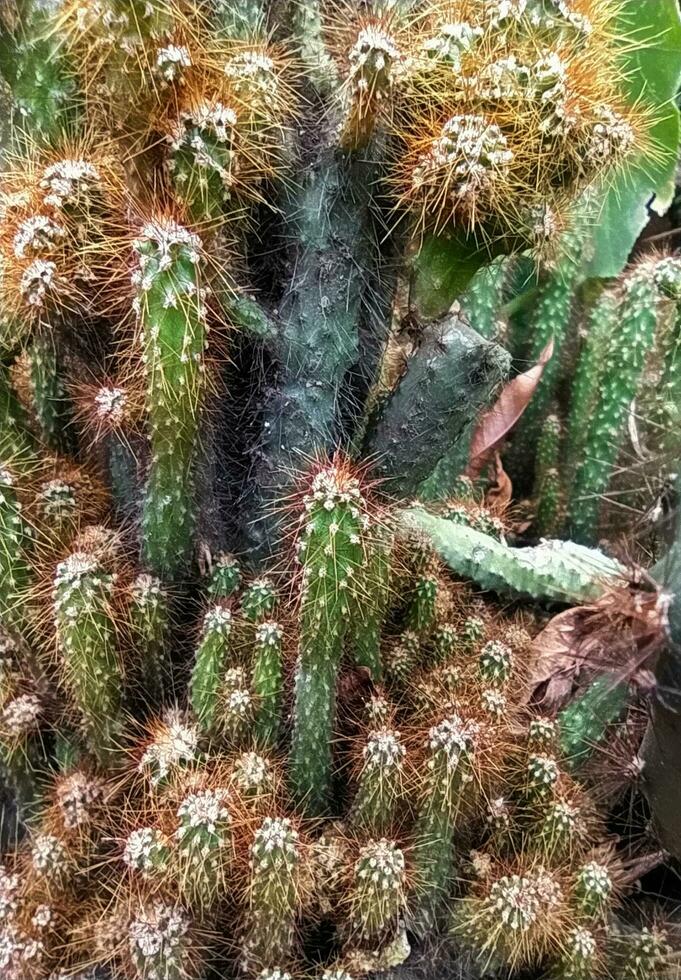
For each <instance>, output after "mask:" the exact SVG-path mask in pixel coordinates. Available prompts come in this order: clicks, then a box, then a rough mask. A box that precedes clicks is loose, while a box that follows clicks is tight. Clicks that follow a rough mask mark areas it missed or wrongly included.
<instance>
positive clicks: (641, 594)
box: [528, 582, 668, 715]
mask: <svg viewBox="0 0 681 980" xmlns="http://www.w3.org/2000/svg"><path fill="white" fill-rule="evenodd" d="M667 606H668V600H667V599H666V597H665V596H664V594H663V593H662V592H660V591H659V590H657V589H653V588H651V587H650V586H647V587H646V588H644V587H642V586H641V584H637V583H634V582H632V583H630V584H629V585H627V586H622V587H620V588H616V589H611V590H609V591H608V592H606V593H605V595H603V596H602V597H601V598H600V599H598V600H597V601H596V602H594V603H592V604H590V605H588V606H576V607H575V608H573V609H567V610H566V611H565V612H562V613H559V614H558V615H557V616H554V618H553V619H552V620H551V622H550V623H549V624H548V626H546V627H545V629H543V630H542V632H541V633H539V634H538V636H537V637H536V638H535V641H534V660H533V662H534V670H533V673H532V675H531V677H530V684H529V688H528V689H529V691H530V694H529V700H530V701H532V702H533V703H535V704H537V705H539V706H540V707H541V710H542V711H543V712H545V713H547V714H552V715H553V714H556V713H557V712H558V711H560V710H561V709H562V708H563V707H564V706H565V705H566V704H567V702H568V701H569V700H571V698H572V696H573V694H574V693H575V691H576V690H578V689H579V690H583V689H584V688H585V687H587V686H588V685H589V684H590V683H591V681H593V680H594V679H595V678H596V677H598V676H599V675H600V674H604V673H611V674H614V675H617V676H618V677H619V678H621V679H623V680H624V679H627V680H632V679H635V678H637V677H644V676H649V675H647V674H646V673H645V672H647V671H648V670H650V669H651V668H652V667H653V665H654V663H655V659H656V657H657V655H658V654H659V653H660V651H661V649H662V647H663V646H664V644H665V643H666V640H667Z"/></svg>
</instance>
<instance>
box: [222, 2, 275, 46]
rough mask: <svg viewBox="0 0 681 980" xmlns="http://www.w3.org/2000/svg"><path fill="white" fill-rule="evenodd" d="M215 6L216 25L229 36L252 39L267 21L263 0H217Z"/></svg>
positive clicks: (246, 39)
mask: <svg viewBox="0 0 681 980" xmlns="http://www.w3.org/2000/svg"><path fill="white" fill-rule="evenodd" d="M213 8H214V18H215V23H216V26H217V27H218V28H219V29H220V30H221V31H223V32H224V33H225V35H226V36H227V37H229V38H239V39H243V40H245V41H248V40H251V39H252V38H254V37H257V36H258V35H259V33H260V32H261V30H262V28H263V26H264V23H265V9H264V4H263V2H262V0H217V2H216V3H215V4H213Z"/></svg>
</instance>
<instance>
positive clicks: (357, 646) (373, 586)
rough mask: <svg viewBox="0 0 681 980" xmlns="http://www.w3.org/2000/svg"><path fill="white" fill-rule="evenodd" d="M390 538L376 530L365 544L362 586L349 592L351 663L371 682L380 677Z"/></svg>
mask: <svg viewBox="0 0 681 980" xmlns="http://www.w3.org/2000/svg"><path fill="white" fill-rule="evenodd" d="M391 547H392V536H391V535H390V533H389V532H387V531H380V530H379V531H378V533H377V534H376V538H375V540H374V541H371V542H370V543H368V545H367V564H366V576H365V583H366V584H365V586H364V587H363V588H362V589H361V590H358V591H357V592H356V593H353V596H352V598H353V610H352V616H351V623H350V642H351V644H352V650H353V653H354V658H355V663H356V664H357V665H358V666H359V667H367V668H368V670H369V671H370V673H371V677H372V680H374V681H376V682H379V681H380V680H381V677H382V673H383V667H382V663H381V631H382V628H383V623H384V620H385V616H386V613H387V610H388V603H389V601H390V570H391Z"/></svg>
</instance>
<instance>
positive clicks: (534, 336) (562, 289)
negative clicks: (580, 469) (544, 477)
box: [510, 233, 581, 481]
mask: <svg viewBox="0 0 681 980" xmlns="http://www.w3.org/2000/svg"><path fill="white" fill-rule="evenodd" d="M564 237H565V238H566V239H567V241H566V254H565V255H564V256H563V257H562V259H561V260H560V261H559V262H558V264H557V266H556V268H555V269H554V270H553V272H552V273H551V275H550V276H549V278H548V279H547V280H546V281H545V282H544V283H543V284H542V285H541V287H540V289H539V296H538V297H537V299H536V302H535V303H534V305H533V307H532V313H531V316H530V321H529V324H528V327H529V330H530V335H531V343H530V348H529V350H528V352H527V355H526V356H527V359H528V360H529V361H530V363H531V364H536V363H537V361H538V360H539V358H540V357H541V354H542V352H543V351H544V349H545V348H546V346H547V345H548V344H549V343H551V342H552V343H553V354H552V356H551V359H550V360H549V361H548V362H547V363H546V364H545V365H544V370H543V372H542V376H541V380H540V382H539V384H538V386H537V388H536V390H535V392H534V394H533V395H532V399H531V401H530V403H529V405H528V406H527V408H526V409H525V411H524V412H523V414H522V417H521V419H520V421H519V423H518V426H517V428H516V430H515V432H514V434H513V444H512V448H511V453H510V458H511V462H512V464H513V465H512V466H511V474H512V476H513V479H514V481H515V479H516V476H515V475H514V474H516V475H517V476H518V477H519V478H520V479H522V476H523V473H527V460H528V459H531V458H532V454H533V451H534V448H535V447H536V445H537V442H538V440H539V438H540V435H541V432H542V427H543V424H544V420H545V419H546V416H547V415H548V413H549V411H550V406H551V403H552V402H553V400H554V398H555V395H556V386H557V383H558V380H559V378H560V373H561V359H562V354H563V348H564V346H565V342H566V338H567V335H568V330H569V327H570V321H571V315H572V309H573V306H574V302H575V290H576V287H577V283H578V279H579V275H580V272H581V262H580V259H581V252H580V254H578V251H579V245H580V243H581V236H580V235H578V234H576V233H572V234H568V235H566V236H564ZM535 478H536V475H535Z"/></svg>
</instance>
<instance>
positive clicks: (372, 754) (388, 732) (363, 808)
mask: <svg viewBox="0 0 681 980" xmlns="http://www.w3.org/2000/svg"><path fill="white" fill-rule="evenodd" d="M406 754H407V750H406V748H405V747H404V745H403V743H402V739H401V737H400V733H399V732H397V731H394V730H393V729H390V728H380V729H375V730H374V731H370V732H369V734H368V735H367V739H366V743H365V745H364V748H363V750H362V769H361V771H360V774H359V780H358V785H357V792H356V794H355V798H354V800H353V803H352V810H351V820H352V823H353V824H354V825H355V826H357V827H358V828H360V829H361V830H363V831H366V833H368V834H371V835H372V836H373V837H380V836H383V835H385V834H389V833H390V831H391V829H392V828H393V827H394V825H395V822H396V818H397V810H398V806H399V804H400V802H401V799H402V793H403V782H404V760H405V756H406Z"/></svg>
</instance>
